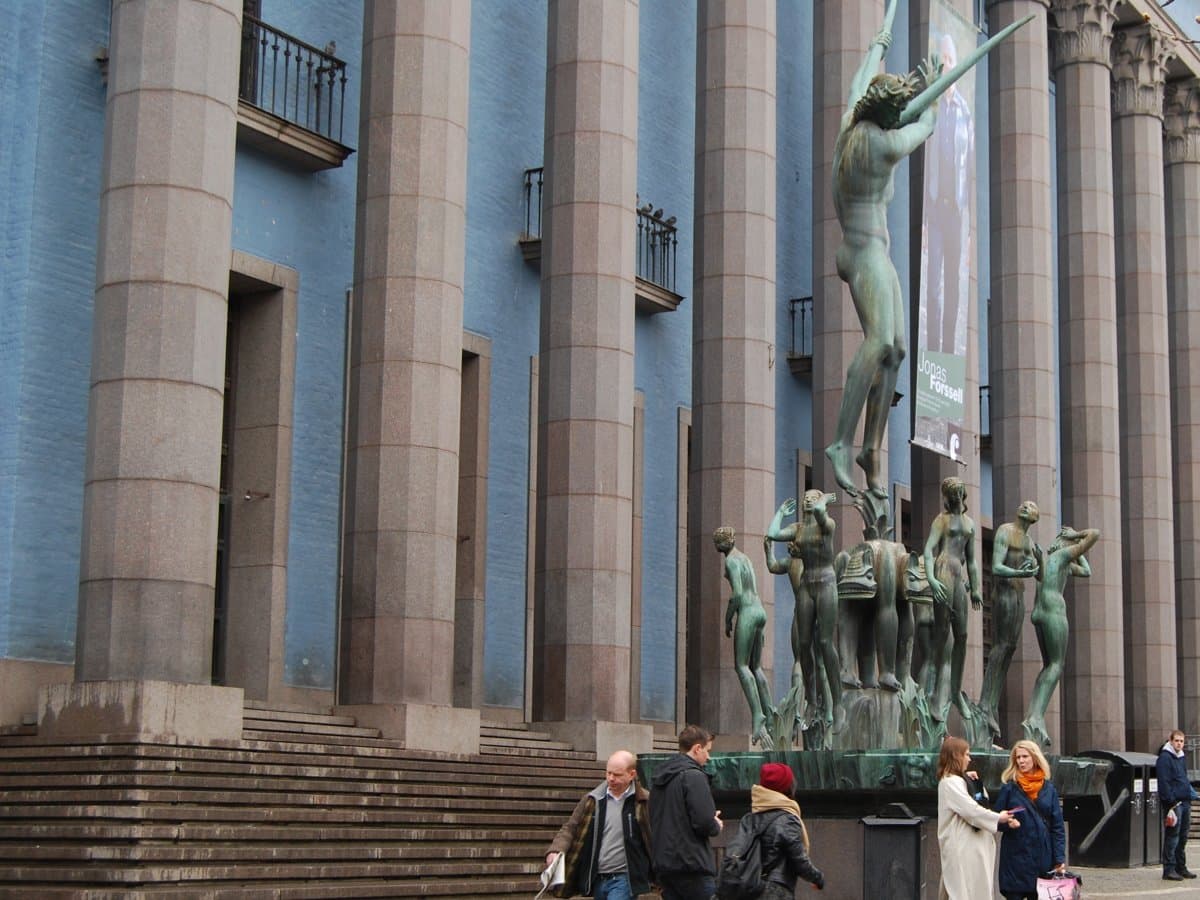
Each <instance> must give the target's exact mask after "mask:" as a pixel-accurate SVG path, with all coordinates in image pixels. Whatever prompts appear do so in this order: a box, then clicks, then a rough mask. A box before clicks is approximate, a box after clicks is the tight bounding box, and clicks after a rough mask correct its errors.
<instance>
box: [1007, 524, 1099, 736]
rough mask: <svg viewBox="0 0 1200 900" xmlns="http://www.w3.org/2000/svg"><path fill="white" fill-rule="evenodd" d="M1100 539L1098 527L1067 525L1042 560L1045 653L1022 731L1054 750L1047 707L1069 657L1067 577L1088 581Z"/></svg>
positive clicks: (1040, 616) (1037, 614) (1036, 616)
mask: <svg viewBox="0 0 1200 900" xmlns="http://www.w3.org/2000/svg"><path fill="white" fill-rule="evenodd" d="M1098 540H1100V532H1099V530H1097V529H1095V528H1088V529H1086V530H1085V531H1076V530H1075V529H1074V528H1070V527H1068V526H1064V527H1063V529H1062V530H1061V531H1060V532H1059V533H1058V537H1056V538H1055V539H1054V543H1053V544H1051V545H1050V549H1049V550H1047V551H1046V552H1045V554H1044V555H1042V558H1041V559H1040V564H1041V565H1040V567H1039V568H1040V571H1039V572H1038V575H1037V577H1038V581H1039V584H1038V591H1037V599H1036V600H1035V601H1034V604H1033V617H1032V618H1033V627H1034V630H1035V631H1036V632H1037V639H1038V649H1040V650H1041V651H1042V670H1041V671H1040V672H1038V676H1037V680H1036V681H1034V683H1033V694H1032V695H1030V698H1029V709H1028V711H1027V712H1026V713H1025V721H1024V722H1022V723H1021V728H1022V730H1023V731H1024V733H1025V737H1026V739H1028V740H1031V741H1036V742H1037V743H1039V744H1040V745H1041V746H1043V747H1046V748H1049V747H1050V735H1049V734H1048V733H1047V732H1046V707H1047V706H1049V705H1050V698H1051V697H1052V696H1053V695H1054V689H1055V688H1056V687H1058V681H1059V679H1060V678H1062V671H1063V662H1064V661H1065V660H1066V658H1067V635H1068V633H1069V631H1070V629H1069V626H1068V624H1067V601H1066V600H1065V599H1063V589H1064V588H1065V587H1066V585H1067V576H1068V575H1076V576H1078V577H1080V578H1087V577H1089V576H1090V575H1091V574H1092V567H1091V566H1090V565H1089V564H1088V561H1087V558H1086V557H1085V556H1084V554H1085V553H1087V552H1088V551H1089V550H1091V549H1092V547H1094V546H1095V545H1096V541H1098Z"/></svg>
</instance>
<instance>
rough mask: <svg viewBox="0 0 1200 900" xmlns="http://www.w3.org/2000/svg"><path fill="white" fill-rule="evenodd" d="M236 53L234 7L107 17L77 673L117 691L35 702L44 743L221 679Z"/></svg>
mask: <svg viewBox="0 0 1200 900" xmlns="http://www.w3.org/2000/svg"><path fill="white" fill-rule="evenodd" d="M240 39H241V3H240V2H237V0H219V2H199V0H181V2H179V3H174V4H161V3H152V2H147V0H116V2H114V3H113V9H112V43H111V46H110V50H109V59H110V61H109V75H108V102H107V110H106V115H105V135H104V192H103V194H102V196H101V201H100V226H99V247H98V260H97V276H96V284H97V287H96V304H95V314H94V316H95V317H94V323H93V343H92V385H91V393H90V397H89V410H88V452H87V475H86V482H85V485H84V509H83V547H82V559H81V562H80V587H79V624H78V632H77V638H76V657H75V677H76V679H77V680H78V681H79V682H97V681H100V682H117V684H109V685H92V686H88V685H81V684H76V685H73V686H66V685H64V686H59V688H60V689H59V690H57V691H53V692H51V693H50V694H49V695H46V694H43V698H42V710H41V720H42V725H43V729H44V732H45V733H51V732H54V733H59V734H65V733H71V732H73V731H77V732H86V731H89V730H100V731H106V730H110V728H109V727H108V726H106V725H104V724H102V723H101V721H100V720H99V719H93V720H92V721H91V722H86V721H84V720H83V719H78V720H75V721H73V713H78V712H80V711H81V707H83V706H90V707H93V711H94V712H96V711H97V710H98V714H99V715H100V716H101V718H103V717H104V716H106V715H108V714H110V713H116V714H117V715H118V718H120V712H119V711H118V708H123V710H125V711H128V712H129V717H128V718H126V719H125V721H124V722H120V723H114V724H112V725H111V730H113V731H128V730H132V731H140V730H144V729H142V728H141V726H140V725H138V724H137V722H138V721H142V719H141V717H142V712H143V711H144V710H145V708H146V706H147V705H149V706H158V704H159V702H160V701H161V700H163V699H165V700H166V702H167V703H168V704H174V703H175V700H176V699H177V698H179V697H182V696H183V693H181V691H183V692H184V693H186V694H187V695H188V696H190V697H192V698H193V699H194V698H195V697H196V696H198V695H197V692H196V690H192V689H185V688H184V685H208V683H209V681H210V678H211V666H212V636H213V635H212V631H213V585H214V580H215V572H216V543H217V503H218V479H219V474H220V466H221V453H220V445H221V417H222V406H223V402H222V393H223V389H224V377H225V330H226V306H227V296H228V287H229V262H230V241H231V221H232V218H231V211H232V205H233V159H234V147H235V132H236V127H237V78H238V53H239V46H240ZM162 682H174V683H175V684H174V685H163V684H161V683H162ZM155 684H158V687H154V685H155ZM204 690H205V691H207V690H208V689H207V688H205V689H204ZM213 690H215V691H217V692H225V691H228V694H229V695H240V693H241V691H240V690H236V691H235V690H233V689H213ZM201 693H203V691H201ZM152 694H153V695H156V696H155V698H154V699H151V698H150V695H152ZM233 700H234V702H235V704H238V705H240V698H239V697H234V698H233ZM184 702H185V703H186V702H192V701H190V700H185V701H184ZM234 712H235V713H236V712H239V711H238V710H236V707H235V709H234ZM149 715H150V718H154V716H153V714H149ZM173 718H174V716H173V715H171V714H169V715H168V716H167V717H166V719H162V718H159V719H158V723H157V724H150V725H149V726H148V729H149V730H152V731H162V730H166V731H170V730H171V729H172V728H173V727H174V726H170V725H166V724H163V723H164V722H169V721H171V720H172V719H173ZM201 718H203V717H201ZM233 718H234V719H236V720H237V726H236V730H240V715H235V716H233ZM218 719H223V720H224V721H222V722H218V721H217V720H218ZM181 721H182V720H181ZM213 721H214V728H215V730H216V731H217V732H218V734H217V736H222V735H221V734H220V733H219V732H220V731H221V726H222V725H224V724H229V723H230V722H232V721H233V719H229V718H228V717H223V716H217V715H214V716H213ZM226 736H227V735H226ZM233 736H235V737H236V736H237V734H236V733H235V734H234V735H233Z"/></svg>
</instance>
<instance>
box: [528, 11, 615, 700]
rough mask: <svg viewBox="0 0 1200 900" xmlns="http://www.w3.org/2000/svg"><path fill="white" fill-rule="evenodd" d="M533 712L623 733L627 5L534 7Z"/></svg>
mask: <svg viewBox="0 0 1200 900" xmlns="http://www.w3.org/2000/svg"><path fill="white" fill-rule="evenodd" d="M546 43H547V51H548V60H547V70H546V135H545V167H546V185H547V193H546V195H545V201H544V204H545V205H544V212H543V216H544V218H543V227H542V236H543V244H542V305H541V338H540V377H539V379H538V385H539V388H538V440H537V444H538V492H537V515H538V519H537V522H538V525H537V533H538V536H539V537H538V539H539V545H538V549H537V558H536V576H535V577H536V585H537V587H536V604H537V625H536V630H535V652H536V653H537V654H538V655H539V657H540V659H541V672H540V677H539V678H537V680H536V681H535V683H534V715H535V717H536V718H538V719H539V720H542V721H548V722H580V723H594V722H597V721H601V722H628V721H629V678H630V656H629V653H630V651H629V635H630V578H631V574H630V573H631V565H632V562H631V556H630V552H631V550H630V541H629V529H630V527H631V523H632V510H633V406H634V387H633V377H634V371H633V349H634V297H633V294H634V277H635V259H634V235H635V232H636V218H635V217H636V212H635V199H636V192H637V187H636V176H637V78H638V5H637V3H636V2H635V0H598V2H595V3H586V4H579V3H574V2H567V0H562V2H559V0H553V2H551V3H550V6H549V24H548V31H547V41H546Z"/></svg>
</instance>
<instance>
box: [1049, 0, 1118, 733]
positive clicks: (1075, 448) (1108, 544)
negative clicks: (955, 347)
mask: <svg viewBox="0 0 1200 900" xmlns="http://www.w3.org/2000/svg"><path fill="white" fill-rule="evenodd" d="M1116 5H1117V0H1052V3H1051V6H1050V8H1051V11H1052V12H1053V13H1054V16H1055V19H1056V20H1057V22H1058V26H1059V30H1058V32H1057V40H1056V43H1055V59H1054V62H1055V78H1056V81H1057V85H1058V91H1057V95H1056V100H1057V102H1056V105H1055V109H1056V113H1057V137H1058V230H1059V236H1058V267H1059V292H1058V306H1059V365H1060V378H1061V382H1060V383H1061V395H1060V396H1061V404H1062V406H1061V414H1062V427H1061V434H1062V470H1063V471H1062V498H1063V508H1062V520H1061V521H1062V522H1063V524H1065V525H1070V526H1072V527H1073V528H1077V529H1082V528H1098V529H1100V541H1099V542H1098V543H1097V544H1096V546H1095V547H1094V548H1093V549H1092V551H1091V552H1090V553H1089V554H1088V561H1089V563H1090V564H1091V570H1092V575H1091V577H1090V578H1072V579H1071V582H1070V583H1069V584H1068V586H1067V596H1068V597H1069V598H1070V599H1069V602H1070V607H1071V635H1070V641H1069V643H1068V646H1067V660H1066V672H1067V673H1068V675H1067V677H1066V678H1064V679H1063V682H1062V695H1063V729H1062V738H1061V740H1058V741H1056V746H1058V747H1061V748H1062V750H1063V751H1064V752H1071V751H1073V750H1076V749H1087V748H1089V747H1123V746H1125V709H1124V704H1123V703H1122V702H1121V701H1120V698H1123V697H1124V696H1125V645H1124V622H1123V602H1122V585H1123V578H1122V570H1121V555H1122V543H1121V461H1120V441H1119V434H1118V433H1119V424H1118V423H1119V415H1118V411H1119V402H1118V386H1117V385H1118V381H1117V315H1116V261H1115V247H1114V241H1113V234H1114V225H1113V165H1112V97H1111V94H1112V82H1111V68H1110V66H1111V62H1110V52H1111V44H1112V33H1113V23H1114V12H1113V10H1114V9H1115V7H1116ZM1045 537H1046V536H1045V535H1042V540H1041V543H1042V544H1043V546H1048V544H1047V542H1046V540H1045ZM1050 734H1051V736H1052V737H1055V735H1054V732H1053V727H1052V724H1051V730H1050Z"/></svg>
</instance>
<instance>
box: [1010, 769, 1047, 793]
mask: <svg viewBox="0 0 1200 900" xmlns="http://www.w3.org/2000/svg"><path fill="white" fill-rule="evenodd" d="M1045 783H1046V773H1045V772H1043V771H1042V770H1041V769H1033V770H1032V771H1031V772H1030V773H1029V774H1028V775H1024V774H1022V773H1020V772H1018V773H1017V785H1018V786H1019V787H1020V788H1021V790H1023V791H1024V792H1025V796H1026V797H1028V798H1029V799H1030V800H1036V799H1037V798H1038V793H1040V792H1041V790H1042V785H1043V784H1045Z"/></svg>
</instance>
